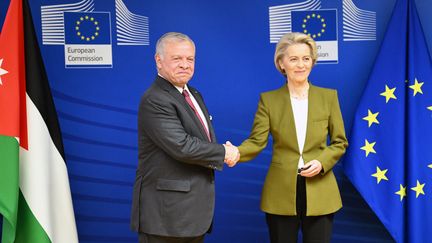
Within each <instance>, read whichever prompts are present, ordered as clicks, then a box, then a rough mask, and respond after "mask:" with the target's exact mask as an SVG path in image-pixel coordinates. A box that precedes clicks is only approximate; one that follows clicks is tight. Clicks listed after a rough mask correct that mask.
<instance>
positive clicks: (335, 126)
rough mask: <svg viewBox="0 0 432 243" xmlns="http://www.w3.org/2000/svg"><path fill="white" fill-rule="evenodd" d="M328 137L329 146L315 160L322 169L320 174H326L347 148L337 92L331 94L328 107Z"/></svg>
mask: <svg viewBox="0 0 432 243" xmlns="http://www.w3.org/2000/svg"><path fill="white" fill-rule="evenodd" d="M328 127H329V136H330V144H329V145H328V146H327V147H326V148H325V149H324V150H323V151H322V153H321V154H320V155H319V156H318V157H317V158H316V159H317V160H318V161H320V162H321V164H322V167H323V172H322V173H324V174H325V173H327V172H328V171H329V170H331V169H332V168H333V166H334V165H335V164H336V163H337V161H338V160H339V159H340V157H342V155H343V154H344V153H345V150H346V148H347V147H348V141H347V138H346V136H345V127H344V122H343V118H342V114H341V111H340V106H339V100H338V96H337V92H336V91H334V92H333V96H332V99H331V106H330V117H329V126H328Z"/></svg>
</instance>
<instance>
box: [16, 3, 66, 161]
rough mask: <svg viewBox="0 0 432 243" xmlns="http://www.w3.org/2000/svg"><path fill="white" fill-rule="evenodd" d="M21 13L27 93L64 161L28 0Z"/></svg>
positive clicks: (55, 117) (49, 90)
mask: <svg viewBox="0 0 432 243" xmlns="http://www.w3.org/2000/svg"><path fill="white" fill-rule="evenodd" d="M23 15H24V49H25V65H26V89H27V95H28V96H29V97H30V99H31V100H32V101H33V103H34V104H35V106H36V108H37V109H38V111H39V113H40V114H41V116H42V118H43V119H44V121H45V124H46V126H47V127H48V130H49V133H50V136H51V140H52V141H53V143H54V144H55V146H56V147H57V150H58V151H59V153H60V154H61V156H62V157H63V160H64V161H66V160H65V156H64V150H63V142H62V137H61V132H60V126H59V122H58V118H57V112H56V109H55V105H54V101H53V99H52V95H51V89H50V86H49V83H48V77H47V74H46V71H45V65H44V63H43V60H42V55H41V52H40V48H39V44H38V41H37V37H36V32H35V29H34V25H33V19H32V15H31V10H30V6H29V3H28V0H24V1H23ZM29 149H31V148H29Z"/></svg>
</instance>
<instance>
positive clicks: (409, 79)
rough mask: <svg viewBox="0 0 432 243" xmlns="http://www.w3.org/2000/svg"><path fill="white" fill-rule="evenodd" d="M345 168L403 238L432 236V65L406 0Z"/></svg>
mask: <svg viewBox="0 0 432 243" xmlns="http://www.w3.org/2000/svg"><path fill="white" fill-rule="evenodd" d="M350 144H351V146H350V148H349V150H348V151H347V157H346V160H345V162H344V169H345V172H346V174H347V176H348V177H349V178H350V180H351V181H352V183H353V184H354V186H355V187H356V188H357V190H358V191H359V192H360V194H361V195H362V196H363V197H364V199H365V200H366V201H367V203H368V204H369V206H370V207H371V208H372V209H373V211H374V212H375V213H376V214H377V216H378V217H379V219H380V220H381V221H382V223H383V224H384V225H385V227H386V228H387V229H388V231H389V232H390V234H391V235H392V236H393V238H394V239H395V240H396V241H397V242H432V234H431V232H430V231H431V230H430V229H431V226H432V64H431V59H430V55H429V52H428V48H427V45H426V42H425V38H424V34H423V30H422V27H421V24H420V20H419V17H418V14H417V9H416V6H415V1H414V0H398V1H397V3H396V5H395V8H394V10H393V14H392V17H391V20H390V22H389V25H388V28H387V32H386V34H385V36H384V40H383V43H382V46H381V48H380V51H379V53H378V56H377V59H376V61H375V64H374V68H373V70H372V72H371V74H370V77H369V80H368V83H367V86H366V88H365V90H364V93H363V96H362V98H361V101H360V103H359V106H358V108H357V111H356V114H355V118H354V123H353V128H352V133H351V141H350Z"/></svg>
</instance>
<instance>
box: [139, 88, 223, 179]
mask: <svg viewBox="0 0 432 243" xmlns="http://www.w3.org/2000/svg"><path fill="white" fill-rule="evenodd" d="M176 109H177V108H176V107H175V106H173V105H172V104H169V102H167V101H164V100H163V99H160V98H156V97H155V96H150V97H147V98H146V99H143V100H142V101H141V105H140V112H139V113H140V114H139V121H138V122H139V125H140V126H143V127H142V129H141V130H142V131H143V132H145V133H146V134H147V135H148V137H150V139H151V140H152V141H153V142H154V143H155V144H156V146H158V147H159V148H161V149H162V150H163V151H165V152H166V153H167V154H168V155H169V156H171V157H172V158H174V159H176V160H178V161H180V162H184V163H189V164H195V165H199V166H203V167H207V168H211V169H218V170H221V169H222V167H223V160H224V157H225V148H224V147H223V145H221V144H217V143H210V142H207V141H204V140H202V139H200V138H197V137H194V136H191V135H190V134H188V133H187V132H186V131H185V128H184V126H183V125H182V123H181V121H180V119H179V114H178V111H177V110H176Z"/></svg>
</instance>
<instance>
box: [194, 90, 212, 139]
mask: <svg viewBox="0 0 432 243" xmlns="http://www.w3.org/2000/svg"><path fill="white" fill-rule="evenodd" d="M188 87H189V90H190V91H191V93H192V95H193V97H194V98H195V100H196V101H197V103H198V105H199V106H200V108H201V110H202V112H203V114H204V117H205V119H206V121H207V126H208V129H209V133H210V137H211V140H212V142H216V136H215V133H214V130H213V126H212V124H211V121H210V115H209V113H208V110H207V107H206V106H205V104H204V100H203V99H202V96H201V94H200V93H199V92H198V91H197V90H196V89H195V88H193V87H191V86H189V85H188ZM200 124H201V123H200ZM203 132H204V133H205V131H203ZM206 136H207V135H206Z"/></svg>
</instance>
